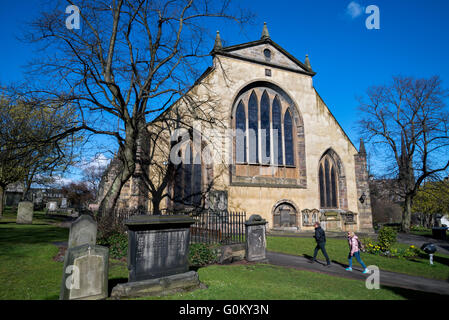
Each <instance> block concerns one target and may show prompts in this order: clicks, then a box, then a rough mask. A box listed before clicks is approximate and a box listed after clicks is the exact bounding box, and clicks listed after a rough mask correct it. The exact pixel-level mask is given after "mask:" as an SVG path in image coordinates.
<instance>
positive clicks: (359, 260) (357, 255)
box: [348, 251, 366, 269]
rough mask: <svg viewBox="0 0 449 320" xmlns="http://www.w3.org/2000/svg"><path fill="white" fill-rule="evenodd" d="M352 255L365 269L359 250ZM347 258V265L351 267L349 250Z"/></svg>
mask: <svg viewBox="0 0 449 320" xmlns="http://www.w3.org/2000/svg"><path fill="white" fill-rule="evenodd" d="M354 257H355V258H356V259H357V261H358V262H359V263H360V264H361V265H362V267H363V269H366V266H365V264H364V263H363V261H362V259H361V258H360V251H357V252H354ZM348 260H349V267H350V268H352V257H351V252H349V255H348Z"/></svg>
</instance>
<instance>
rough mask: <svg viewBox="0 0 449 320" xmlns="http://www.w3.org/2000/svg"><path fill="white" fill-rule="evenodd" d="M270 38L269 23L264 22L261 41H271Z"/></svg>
mask: <svg viewBox="0 0 449 320" xmlns="http://www.w3.org/2000/svg"><path fill="white" fill-rule="evenodd" d="M269 38H270V34H269V33H268V28H267V23H266V22H264V23H263V30H262V37H261V39H269Z"/></svg>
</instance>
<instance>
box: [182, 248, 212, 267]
mask: <svg viewBox="0 0 449 320" xmlns="http://www.w3.org/2000/svg"><path fill="white" fill-rule="evenodd" d="M217 261H218V245H214V244H206V243H193V244H191V245H190V252H189V264H190V265H191V266H196V267H201V266H205V265H208V264H211V263H215V262H217Z"/></svg>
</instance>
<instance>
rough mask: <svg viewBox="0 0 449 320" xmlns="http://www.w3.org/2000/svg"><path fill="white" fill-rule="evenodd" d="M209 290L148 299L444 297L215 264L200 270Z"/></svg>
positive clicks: (322, 276) (264, 268)
mask: <svg viewBox="0 0 449 320" xmlns="http://www.w3.org/2000/svg"><path fill="white" fill-rule="evenodd" d="M198 273H199V277H200V281H201V282H202V283H204V284H206V285H207V286H208V288H207V289H202V290H196V291H192V292H189V293H178V294H175V295H170V296H165V297H151V298H146V299H179V300H181V299H183V300H203V299H204V300H207V299H209V300H230V299H238V300H321V299H323V300H347V299H353V300H402V299H424V298H426V299H428V298H432V297H433V298H440V299H441V298H442V296H438V295H433V294H425V293H420V292H416V291H412V290H405V289H399V288H387V287H381V289H379V290H368V289H366V287H365V283H364V282H363V281H357V280H351V279H345V278H338V277H332V276H329V275H326V274H320V273H315V272H309V271H303V270H296V269H290V268H282V267H277V266H271V265H265V264H257V265H228V266H220V265H213V266H208V267H205V268H201V269H199V270H198Z"/></svg>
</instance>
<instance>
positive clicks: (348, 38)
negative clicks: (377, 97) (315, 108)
mask: <svg viewBox="0 0 449 320" xmlns="http://www.w3.org/2000/svg"><path fill="white" fill-rule="evenodd" d="M0 3H1V6H0V40H1V50H0V70H1V72H0V83H2V84H7V83H9V82H11V81H20V80H21V79H22V68H21V67H22V66H23V65H24V64H26V62H27V61H29V60H30V59H33V58H34V56H35V55H36V53H33V51H32V49H33V48H32V47H30V46H29V45H26V44H24V43H22V42H20V41H18V40H17V39H16V37H17V36H18V35H20V32H21V30H22V29H23V28H24V27H25V24H24V22H26V21H29V20H30V19H32V18H33V17H34V16H36V15H37V14H38V12H39V3H40V1H38V0H35V1H31V0H30V1H20V2H19V1H9V0H1V1H0ZM238 3H239V4H240V5H241V6H243V7H248V8H250V9H251V10H252V11H253V12H254V13H255V14H256V19H255V21H254V23H253V24H252V25H250V26H247V27H246V28H245V32H244V33H242V32H240V30H239V29H238V28H236V27H232V26H229V25H223V24H221V23H219V22H216V23H214V22H212V23H210V28H211V34H213V33H214V32H215V30H217V29H219V30H220V34H221V37H222V39H223V41H224V44H225V45H233V44H238V43H242V42H247V41H252V40H256V39H259V38H260V35H261V31H262V25H263V22H264V21H266V22H267V24H268V29H269V32H270V36H271V38H272V39H273V40H274V41H275V42H277V43H278V44H279V45H281V46H282V47H283V48H285V49H286V50H287V51H289V52H290V53H291V54H292V55H294V56H295V57H297V58H298V59H299V60H301V61H303V60H304V57H305V55H306V54H309V57H310V61H311V64H312V68H313V69H314V70H315V71H316V72H317V75H316V76H315V77H314V85H315V87H316V89H317V90H318V92H319V93H320V95H321V96H322V98H323V99H324V101H325V102H326V104H327V105H328V106H329V107H330V109H331V111H332V113H333V114H334V115H335V117H336V118H337V120H338V121H339V123H340V124H341V126H342V127H343V129H344V130H345V131H346V133H347V134H348V136H349V137H350V139H351V140H352V141H353V142H354V143H355V145H356V146H358V138H359V135H358V132H357V130H356V127H355V124H356V121H357V113H356V107H357V100H356V97H357V96H360V95H363V94H364V92H365V90H366V89H367V88H368V87H369V86H371V85H376V84H383V83H386V82H388V81H389V80H390V79H391V77H392V76H394V75H410V76H416V77H429V76H431V75H439V76H440V77H441V78H442V79H443V83H444V85H445V87H449V62H448V60H449V32H448V30H449V1H447V0H427V1H422V0H370V1H365V0H363V1H362V0H357V1H354V4H353V5H352V6H351V7H352V8H356V9H357V8H360V9H361V10H360V11H359V12H358V10H354V11H352V13H353V15H352V16H351V15H350V14H348V5H349V4H350V3H351V1H346V0H328V1H310V0H308V1H301V0H297V1H284V0H277V1H267V0H261V1H257V2H256V1H253V0H252V1H251V0H242V1H239V2H238ZM369 5H376V6H378V7H379V9H380V30H368V29H367V28H366V27H365V20H366V18H367V17H368V15H367V14H365V12H364V11H365V10H364V8H365V7H367V6H369ZM357 13H359V15H357ZM354 14H355V16H354ZM210 41H211V44H210V45H211V48H212V46H213V39H211V40H210ZM210 62H211V61H210Z"/></svg>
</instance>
